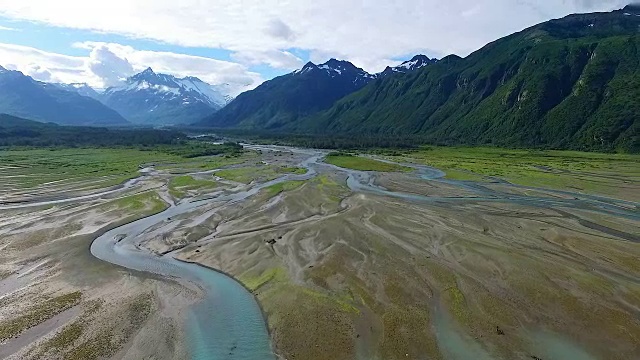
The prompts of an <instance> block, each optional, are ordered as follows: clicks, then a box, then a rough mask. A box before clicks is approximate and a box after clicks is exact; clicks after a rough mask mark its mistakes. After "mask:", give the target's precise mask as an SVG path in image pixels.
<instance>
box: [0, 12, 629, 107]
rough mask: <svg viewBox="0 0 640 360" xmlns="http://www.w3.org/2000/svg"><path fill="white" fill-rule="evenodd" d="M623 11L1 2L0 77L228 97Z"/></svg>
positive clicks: (460, 50)
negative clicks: (307, 68) (179, 86)
mask: <svg viewBox="0 0 640 360" xmlns="http://www.w3.org/2000/svg"><path fill="white" fill-rule="evenodd" d="M628 2H629V0H322V1H316V0H179V1H176V0H109V1H104V0H56V1H51V0H0V65H2V66H4V67H5V68H8V69H12V70H20V71H22V72H23V73H25V74H27V75H30V76H32V77H33V78H35V79H37V80H40V81H47V82H62V83H76V82H84V83H88V84H89V85H91V86H93V87H96V88H105V87H108V86H114V85H117V84H119V83H120V82H122V81H123V79H125V78H126V77H128V76H131V75H133V74H135V73H137V72H140V71H142V70H144V69H146V68H147V67H151V68H153V69H154V71H156V72H159V73H167V74H172V75H176V76H196V77H199V78H200V79H202V80H204V81H207V82H209V83H211V84H213V85H219V84H227V85H228V88H229V89H230V90H231V92H232V93H235V94H237V93H239V92H241V91H244V90H248V89H251V88H254V87H256V86H258V85H259V84H260V83H262V82H263V81H265V80H268V79H271V78H273V77H275V76H278V75H281V74H285V73H288V72H290V71H292V70H295V69H297V68H300V67H302V66H303V65H304V64H305V63H306V62H307V61H313V62H315V63H322V62H325V61H326V60H328V59H330V58H337V59H344V60H349V61H351V62H352V63H354V64H355V65H356V66H359V67H361V68H363V69H365V70H367V71H369V72H371V73H373V72H379V71H382V70H384V68H385V67H386V66H388V65H390V66H393V65H396V64H398V63H400V62H402V61H403V60H406V59H408V58H411V57H412V56H413V55H415V54H419V53H421V54H425V55H427V56H429V57H432V58H433V57H435V58H441V57H443V56H446V55H449V54H457V55H459V56H466V55H468V54H469V53H471V52H472V51H475V50H477V49H479V48H480V47H482V46H484V45H485V44H486V43H488V42H490V41H493V40H496V39H498V38H500V37H503V36H506V35H509V34H511V33H513V32H516V31H520V30H522V29H524V28H526V27H529V26H532V25H535V24H537V23H539V22H542V21H546V20H549V19H552V18H559V17H563V16H566V15H568V14H571V13H576V12H592V11H611V10H614V9H619V8H622V7H624V5H626V4H627V3H628ZM232 95H234V94H232Z"/></svg>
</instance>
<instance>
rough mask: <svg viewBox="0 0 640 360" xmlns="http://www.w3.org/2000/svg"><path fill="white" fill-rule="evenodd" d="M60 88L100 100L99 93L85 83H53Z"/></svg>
mask: <svg viewBox="0 0 640 360" xmlns="http://www.w3.org/2000/svg"><path fill="white" fill-rule="evenodd" d="M54 85H55V86H57V87H59V88H60V89H62V90H67V91H73V92H76V93H78V94H80V95H82V96H88V97H90V98H92V99H96V100H100V93H98V92H97V91H95V90H94V89H93V88H92V87H91V86H89V85H88V84H86V83H73V84H62V83H57V84H54Z"/></svg>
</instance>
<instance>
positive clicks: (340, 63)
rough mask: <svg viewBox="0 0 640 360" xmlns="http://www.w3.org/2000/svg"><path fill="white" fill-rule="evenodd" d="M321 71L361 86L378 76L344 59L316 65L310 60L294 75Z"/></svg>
mask: <svg viewBox="0 0 640 360" xmlns="http://www.w3.org/2000/svg"><path fill="white" fill-rule="evenodd" d="M314 71H320V72H322V73H326V75H328V76H329V77H331V78H336V77H340V78H342V79H347V80H349V82H350V83H352V84H353V85H354V86H355V87H361V86H364V85H366V84H368V83H369V81H371V80H373V79H375V78H376V76H375V75H372V74H369V73H368V72H366V71H364V70H362V69H360V68H359V67H356V66H355V65H353V64H352V63H350V62H348V61H344V60H336V59H331V60H329V61H327V62H326V63H324V64H320V65H316V64H314V63H312V62H308V63H307V64H306V65H305V66H304V67H303V68H302V69H300V70H296V71H294V72H293V74H294V75H304V74H308V73H310V72H314Z"/></svg>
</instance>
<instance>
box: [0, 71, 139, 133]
mask: <svg viewBox="0 0 640 360" xmlns="http://www.w3.org/2000/svg"><path fill="white" fill-rule="evenodd" d="M0 94H1V96H0V113H4V114H9V115H14V116H18V117H26V118H29V119H33V120H38V121H43V122H54V123H58V124H63V125H112V126H113V125H126V124H128V122H127V121H126V120H125V119H124V118H123V117H122V116H121V115H120V114H118V113H117V112H116V111H114V110H112V109H110V108H109V107H107V106H105V105H104V104H102V103H101V102H99V101H98V100H95V99H92V98H90V97H87V96H82V95H80V94H79V93H78V92H76V91H69V90H65V89H64V88H61V87H60V86H58V85H55V84H48V83H43V82H40V81H36V80H34V79H32V78H31V77H29V76H26V75H24V74H23V73H21V72H19V71H13V70H7V69H5V68H3V67H0Z"/></svg>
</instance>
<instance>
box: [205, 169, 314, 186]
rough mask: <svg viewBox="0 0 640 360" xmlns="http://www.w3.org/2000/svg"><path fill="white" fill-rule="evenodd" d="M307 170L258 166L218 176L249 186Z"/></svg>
mask: <svg viewBox="0 0 640 360" xmlns="http://www.w3.org/2000/svg"><path fill="white" fill-rule="evenodd" d="M305 172H306V170H305V169H303V168H299V167H291V166H273V165H256V166H249V167H241V168H234V169H227V170H221V171H218V172H216V175H217V176H219V177H221V178H223V179H226V180H231V181H236V182H239V183H243V184H249V183H250V182H252V181H254V180H258V179H261V180H265V181H268V180H273V179H275V178H278V177H279V176H282V175H285V174H304V173H305Z"/></svg>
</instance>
